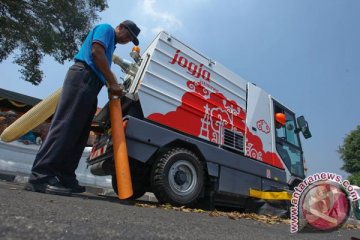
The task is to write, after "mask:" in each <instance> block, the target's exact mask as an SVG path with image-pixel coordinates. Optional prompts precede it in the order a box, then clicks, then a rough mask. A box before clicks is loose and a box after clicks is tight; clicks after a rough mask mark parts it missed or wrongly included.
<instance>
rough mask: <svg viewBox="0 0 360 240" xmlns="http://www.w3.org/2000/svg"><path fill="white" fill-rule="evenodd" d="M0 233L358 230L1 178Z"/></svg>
mask: <svg viewBox="0 0 360 240" xmlns="http://www.w3.org/2000/svg"><path fill="white" fill-rule="evenodd" d="M0 209H1V211H0V239H147V240H149V239H187V240H188V239H206V240H209V239H257V240H258V239H327V240H330V239H350V238H351V237H358V238H360V230H359V229H357V230H347V229H341V230H339V231H336V232H332V233H296V234H290V231H289V225H287V224H283V223H281V224H274V225H271V224H265V223H260V222H258V221H255V220H247V219H238V220H232V219H230V218H228V217H214V216H210V215H209V213H207V212H205V213H194V212H180V211H175V210H171V209H163V208H155V207H154V208H150V207H140V206H137V205H134V204H130V203H127V202H120V201H119V200H118V199H117V198H116V197H104V196H97V195H94V194H90V193H87V194H82V195H76V196H72V197H63V196H55V195H48V194H42V193H34V192H28V191H25V190H23V185H21V184H16V183H11V182H4V181H0Z"/></svg>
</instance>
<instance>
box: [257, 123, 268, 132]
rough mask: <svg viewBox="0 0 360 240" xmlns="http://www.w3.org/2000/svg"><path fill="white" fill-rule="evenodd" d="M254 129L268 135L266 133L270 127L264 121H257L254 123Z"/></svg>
mask: <svg viewBox="0 0 360 240" xmlns="http://www.w3.org/2000/svg"><path fill="white" fill-rule="evenodd" d="M256 127H257V128H258V129H259V130H260V131H262V132H264V133H266V134H268V133H269V132H270V126H269V124H267V122H266V121H265V120H259V121H257V122H256Z"/></svg>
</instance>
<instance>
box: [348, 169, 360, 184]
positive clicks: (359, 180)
mask: <svg viewBox="0 0 360 240" xmlns="http://www.w3.org/2000/svg"><path fill="white" fill-rule="evenodd" d="M348 180H349V182H350V183H351V185H357V186H360V172H358V173H355V174H352V175H351V176H349V177H348Z"/></svg>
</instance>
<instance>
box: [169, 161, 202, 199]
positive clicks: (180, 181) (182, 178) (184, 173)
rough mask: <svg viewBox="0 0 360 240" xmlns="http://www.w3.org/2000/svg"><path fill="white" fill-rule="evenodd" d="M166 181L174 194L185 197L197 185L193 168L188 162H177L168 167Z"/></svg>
mask: <svg viewBox="0 0 360 240" xmlns="http://www.w3.org/2000/svg"><path fill="white" fill-rule="evenodd" d="M168 179H169V185H170V188H171V189H172V190H173V191H174V192H175V193H176V194H178V195H181V196H184V195H187V194H189V193H190V192H192V191H193V190H194V188H195V186H196V184H197V174H196V170H195V167H194V166H193V165H192V164H191V163H190V162H188V161H185V160H180V161H177V162H175V163H174V164H173V165H172V166H171V167H170V170H169V176H168Z"/></svg>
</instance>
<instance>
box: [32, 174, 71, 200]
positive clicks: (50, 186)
mask: <svg viewBox="0 0 360 240" xmlns="http://www.w3.org/2000/svg"><path fill="white" fill-rule="evenodd" d="M25 190H28V191H33V192H41V193H49V194H56V195H62V196H70V195H71V193H72V191H71V189H70V188H66V187H64V186H63V185H62V184H61V183H60V181H59V179H58V178H57V177H52V178H49V179H48V180H47V182H40V183H31V182H28V183H26V185H25Z"/></svg>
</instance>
